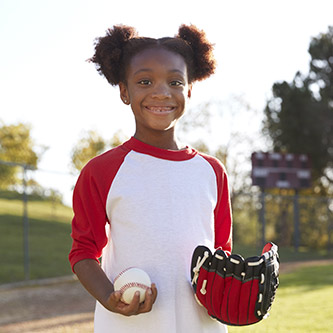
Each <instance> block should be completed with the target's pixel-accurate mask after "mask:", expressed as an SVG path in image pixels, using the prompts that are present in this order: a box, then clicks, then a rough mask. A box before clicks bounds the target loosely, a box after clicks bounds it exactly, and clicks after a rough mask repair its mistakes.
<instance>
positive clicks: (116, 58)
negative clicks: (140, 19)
mask: <svg viewBox="0 0 333 333" xmlns="http://www.w3.org/2000/svg"><path fill="white" fill-rule="evenodd" d="M137 36H138V34H137V31H136V30H135V28H133V27H129V26H126V25H115V26H114V27H113V28H112V29H108V30H107V31H106V36H104V37H99V38H96V42H95V54H94V56H93V57H92V58H91V59H90V61H91V62H94V63H95V64H96V69H97V71H98V72H99V74H101V75H104V76H105V78H106V79H107V80H108V82H109V83H110V84H112V85H117V84H118V83H119V82H120V81H121V69H120V67H119V63H120V62H121V59H122V57H123V50H124V47H125V45H126V43H127V42H128V41H129V40H131V39H133V38H135V37H137Z"/></svg>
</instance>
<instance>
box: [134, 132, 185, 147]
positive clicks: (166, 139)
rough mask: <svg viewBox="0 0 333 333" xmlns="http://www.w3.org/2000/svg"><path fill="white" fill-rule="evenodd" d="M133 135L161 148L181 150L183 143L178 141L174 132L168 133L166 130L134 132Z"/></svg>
mask: <svg viewBox="0 0 333 333" xmlns="http://www.w3.org/2000/svg"><path fill="white" fill-rule="evenodd" d="M172 132H173V131H172ZM134 137H135V138H136V139H138V140H140V141H142V142H144V143H147V144H149V145H151V146H154V147H157V148H161V149H170V150H181V149H183V148H184V145H182V144H181V143H180V142H179V140H178V139H177V138H176V136H175V135H174V133H168V131H166V132H165V133H161V132H159V131H158V133H150V134H149V135H144V134H143V133H138V132H135V134H134Z"/></svg>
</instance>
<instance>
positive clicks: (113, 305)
mask: <svg viewBox="0 0 333 333" xmlns="http://www.w3.org/2000/svg"><path fill="white" fill-rule="evenodd" d="M156 297H157V289H156V286H155V284H154V283H153V284H152V285H151V288H149V289H148V290H147V291H146V297H145V300H144V302H142V303H140V293H139V292H137V293H136V294H135V295H134V297H133V299H132V302H131V303H130V304H126V303H124V302H122V301H121V300H120V299H121V293H120V291H114V292H113V293H111V295H110V296H109V297H108V299H107V300H106V304H104V306H105V307H106V308H107V309H108V310H110V311H112V312H115V313H119V314H122V315H124V316H133V315H138V314H140V313H146V312H149V311H151V309H152V307H153V304H154V303H155V300H156Z"/></svg>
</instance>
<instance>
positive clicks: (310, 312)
mask: <svg viewBox="0 0 333 333" xmlns="http://www.w3.org/2000/svg"><path fill="white" fill-rule="evenodd" d="M332 300H333V265H326V266H312V267H307V268H302V269H298V270H297V271H295V272H293V273H288V274H282V275H281V277H280V286H279V288H278V291H277V295H276V299H275V301H274V304H273V306H272V309H271V312H270V316H269V317H268V318H267V319H264V320H262V321H261V322H259V323H257V324H254V325H251V326H245V327H229V333H242V332H257V333H264V332H265V333H266V332H273V333H275V332H281V333H282V332H283V333H284V332H292V333H304V332H323V333H324V332H325V333H327V332H332V331H333V316H332V313H333V302H332Z"/></svg>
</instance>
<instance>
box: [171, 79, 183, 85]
mask: <svg viewBox="0 0 333 333" xmlns="http://www.w3.org/2000/svg"><path fill="white" fill-rule="evenodd" d="M170 85H171V86H176V87H179V86H183V85H184V83H183V82H182V81H179V80H176V81H171V83H170Z"/></svg>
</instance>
